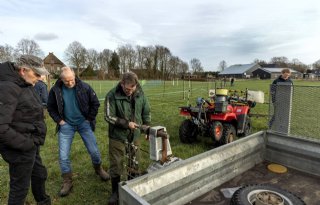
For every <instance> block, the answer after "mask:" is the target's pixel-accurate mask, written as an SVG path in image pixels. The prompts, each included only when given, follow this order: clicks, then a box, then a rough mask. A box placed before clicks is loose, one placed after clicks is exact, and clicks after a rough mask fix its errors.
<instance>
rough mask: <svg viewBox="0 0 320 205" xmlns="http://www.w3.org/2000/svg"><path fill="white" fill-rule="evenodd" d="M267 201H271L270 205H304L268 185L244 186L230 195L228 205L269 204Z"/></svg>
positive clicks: (284, 192)
mask: <svg viewBox="0 0 320 205" xmlns="http://www.w3.org/2000/svg"><path fill="white" fill-rule="evenodd" d="M261 195H262V196H264V197H262V198H261ZM268 200H272V201H273V202H272V205H281V204H284V205H306V204H305V203H304V201H302V200H301V199H300V198H299V197H298V196H295V195H294V194H292V193H291V192H289V191H287V190H284V189H280V188H278V187H275V186H272V185H269V184H255V185H246V186H244V187H242V188H240V189H238V190H237V191H236V192H235V193H234V194H233V195H232V198H231V202H230V205H254V204H270V203H268V202H266V201H268Z"/></svg>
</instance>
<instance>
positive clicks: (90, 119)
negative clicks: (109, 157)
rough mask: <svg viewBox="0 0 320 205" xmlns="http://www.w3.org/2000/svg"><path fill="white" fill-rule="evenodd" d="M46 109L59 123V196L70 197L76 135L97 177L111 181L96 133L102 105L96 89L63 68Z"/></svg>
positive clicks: (69, 70)
mask: <svg viewBox="0 0 320 205" xmlns="http://www.w3.org/2000/svg"><path fill="white" fill-rule="evenodd" d="M47 106H48V107H47V108H48V112H49V114H50V116H51V118H52V119H53V120H54V121H55V122H56V123H57V130H58V138H59V139H58V140H59V163H60V169H61V172H62V178H63V184H62V187H61V190H60V193H59V194H60V196H61V197H64V196H67V195H68V194H69V193H70V191H71V189H72V186H73V184H72V169H71V160H70V150H71V144H72V141H73V138H74V134H75V132H78V133H79V134H80V136H81V138H82V141H83V142H84V145H85V146H86V148H87V151H88V153H89V154H90V156H91V161H92V164H93V167H94V169H95V172H96V174H97V175H99V176H100V178H101V179H102V180H104V181H106V180H108V179H110V177H109V174H108V173H107V172H106V171H104V170H103V168H102V166H101V163H102V161H101V156H100V151H99V149H98V146H97V141H96V137H95V135H94V133H93V131H94V128H95V123H96V120H95V119H96V116H97V114H98V109H99V106H100V103H99V100H98V98H97V95H96V93H95V92H94V90H93V89H92V88H91V87H90V86H89V85H88V84H87V83H85V82H83V81H81V80H80V79H78V78H76V77H75V73H74V71H73V70H72V69H71V68H69V67H63V68H62V72H61V75H60V79H58V80H57V82H56V83H55V85H54V86H53V87H52V89H51V90H50V92H49V98H48V104H47Z"/></svg>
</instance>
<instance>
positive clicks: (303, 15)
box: [0, 0, 320, 71]
mask: <svg viewBox="0 0 320 205" xmlns="http://www.w3.org/2000/svg"><path fill="white" fill-rule="evenodd" d="M22 38H28V39H33V40H35V41H36V42H37V43H38V44H39V45H40V48H41V49H42V50H43V51H44V52H45V55H47V54H48V52H54V54H55V55H57V57H58V58H60V59H62V60H63V57H64V56H63V53H64V51H65V49H66V48H67V47H68V45H69V44H70V43H72V42H73V41H79V42H80V43H81V44H82V45H83V46H84V47H85V48H87V49H89V48H94V49H96V50H97V51H102V50H103V49H105V48H107V49H111V50H115V49H116V48H117V47H118V46H121V45H125V44H131V45H132V46H136V45H140V46H149V45H162V46H165V47H167V48H169V49H170V51H171V53H172V55H174V56H178V57H179V58H180V59H182V60H183V61H185V62H187V63H189V62H190V60H191V59H192V58H197V59H199V60H200V61H201V63H202V66H203V67H204V69H205V70H210V71H213V70H217V67H218V65H219V63H220V62H221V61H222V60H225V61H226V62H227V65H228V66H230V65H232V64H247V63H251V62H253V60H254V59H261V60H266V61H270V59H271V58H272V57H275V56H277V57H279V56H285V57H287V58H288V59H289V60H292V59H294V58H297V59H299V60H300V61H301V62H303V63H305V64H312V63H314V62H315V61H317V60H319V59H320V1H319V0H224V1H221V0H180V1H177V0H114V1H110V0H109V1H108V0H88V1H85V0H77V1H76V0H74V1H73V0H25V1H21V0H0V45H5V44H9V45H11V46H13V47H15V46H16V45H17V43H18V42H19V41H20V40H21V39H22Z"/></svg>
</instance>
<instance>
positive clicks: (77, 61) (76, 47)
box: [64, 41, 87, 77]
mask: <svg viewBox="0 0 320 205" xmlns="http://www.w3.org/2000/svg"><path fill="white" fill-rule="evenodd" d="M64 54H65V59H66V61H68V62H69V64H70V65H71V66H74V67H75V68H76V69H77V72H76V73H77V76H78V77H79V75H80V68H84V67H85V65H86V56H87V50H86V48H85V47H83V46H82V44H81V43H80V42H78V41H74V42H72V43H70V44H69V46H68V48H67V49H66V50H65V52H64Z"/></svg>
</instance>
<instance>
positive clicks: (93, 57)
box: [0, 38, 320, 80]
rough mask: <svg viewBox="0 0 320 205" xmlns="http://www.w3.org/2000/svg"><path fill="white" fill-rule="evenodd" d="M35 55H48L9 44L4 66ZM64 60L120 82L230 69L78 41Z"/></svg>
mask: <svg viewBox="0 0 320 205" xmlns="http://www.w3.org/2000/svg"><path fill="white" fill-rule="evenodd" d="M22 54H31V55H36V56H39V57H42V58H44V52H43V51H42V50H41V48H40V46H39V44H38V43H37V42H36V41H34V40H30V39H25V38H24V39H21V40H20V41H19V42H18V43H17V45H16V47H15V48H14V47H12V46H10V45H8V44H5V45H0V62H4V61H14V59H16V58H17V57H18V56H19V55H22ZM64 60H65V61H66V62H67V63H68V65H70V66H71V67H73V68H75V70H76V74H77V75H78V76H80V74H81V72H82V71H83V70H91V71H92V72H91V73H92V74H93V75H96V76H97V75H98V76H99V78H101V79H105V77H106V76H108V78H118V77H119V76H120V74H121V73H124V72H127V71H129V70H134V71H135V72H137V74H138V75H139V76H141V78H145V79H151V78H152V79H164V80H168V79H172V78H177V77H181V76H182V75H185V74H187V73H193V74H200V75H207V74H211V75H212V74H213V75H216V74H217V73H218V72H219V71H223V70H224V69H225V68H227V67H228V66H227V63H226V61H225V60H222V61H221V62H220V63H219V65H218V67H217V70H218V72H204V68H203V66H202V65H201V61H200V60H199V59H197V58H192V59H191V60H190V61H189V63H188V62H185V61H183V60H182V59H180V58H179V57H178V56H175V55H173V54H172V52H171V51H170V49H169V48H167V47H165V46H161V45H150V46H139V45H137V46H135V47H133V46H132V45H130V44H126V45H122V46H119V47H118V48H117V49H116V50H113V51H112V50H110V49H107V48H106V49H103V50H102V51H101V52H99V51H97V50H95V49H87V48H85V47H84V46H83V45H82V44H81V43H80V42H78V41H74V42H72V43H70V44H69V45H68V47H67V48H66V49H65V51H64ZM253 63H258V64H259V65H260V66H262V67H268V66H270V65H271V66H273V67H280V68H284V67H288V68H292V69H295V70H297V71H299V72H302V73H305V72H308V70H310V68H311V65H309V66H308V65H306V64H304V63H302V62H300V61H299V60H298V59H293V60H292V61H290V60H289V59H288V58H287V57H283V56H282V57H273V58H271V59H270V61H268V62H267V61H265V60H260V59H255V60H253ZM312 66H313V68H315V69H320V62H316V63H314V64H313V65H312Z"/></svg>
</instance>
